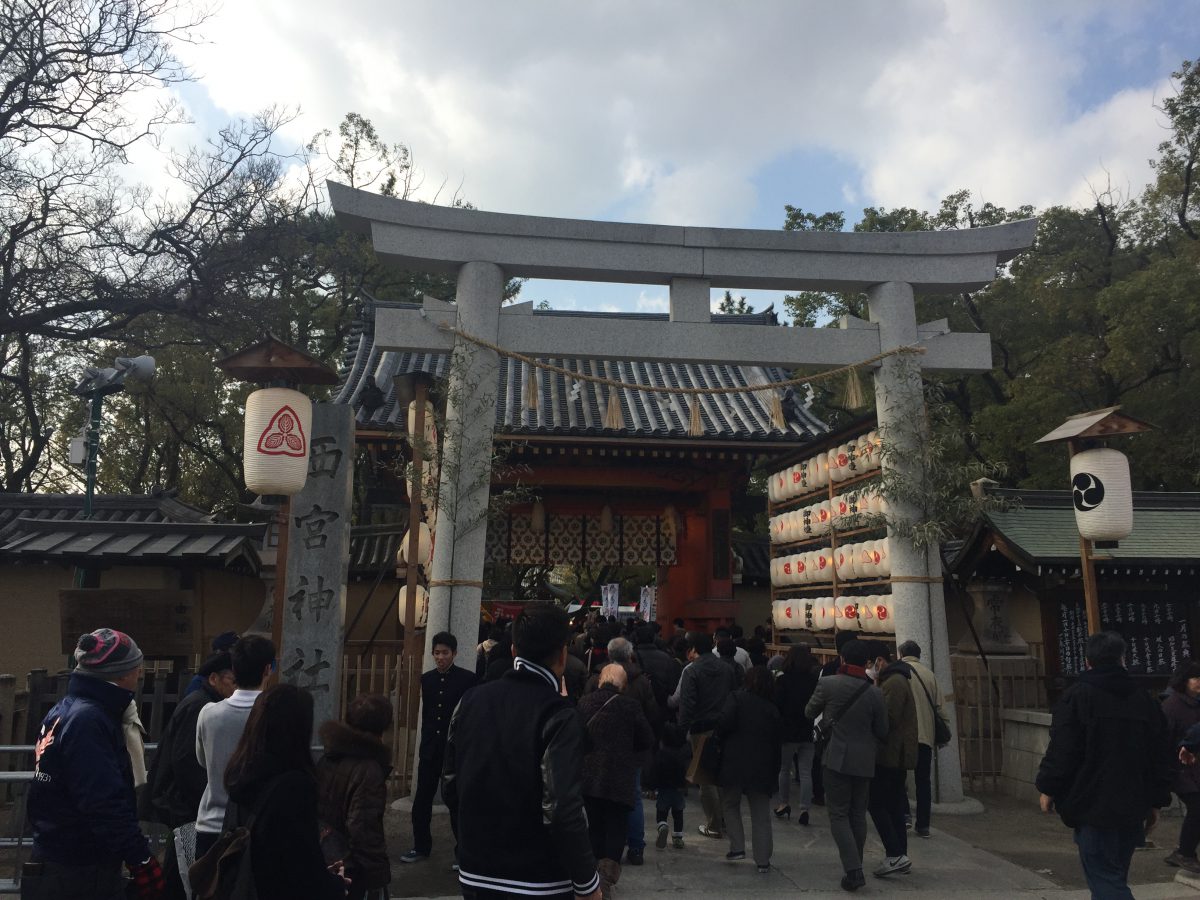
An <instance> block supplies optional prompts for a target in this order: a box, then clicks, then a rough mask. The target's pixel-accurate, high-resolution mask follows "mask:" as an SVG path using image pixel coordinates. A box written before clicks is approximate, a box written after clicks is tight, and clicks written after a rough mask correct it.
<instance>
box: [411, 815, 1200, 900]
mask: <svg viewBox="0 0 1200 900" xmlns="http://www.w3.org/2000/svg"><path fill="white" fill-rule="evenodd" d="M986 803H987V801H986V799H985V805H986ZM398 805H403V804H398ZM645 808H646V822H647V827H646V837H647V839H648V841H649V845H648V846H647V848H646V854H645V858H646V863H645V865H643V866H641V867H637V866H628V865H627V866H625V867H624V868H623V870H622V875H621V881H620V884H619V885H618V887H617V900H643V898H651V897H653V898H660V900H661V898H664V897H669V896H670V895H679V896H680V897H686V896H697V895H704V896H717V897H719V898H721V900H752V898H756V897H762V896H764V895H767V896H769V895H783V894H788V895H794V894H803V895H804V896H805V897H812V898H814V900H821V898H834V897H846V896H848V895H847V894H846V892H844V891H842V890H841V888H840V887H839V884H838V882H839V880H840V878H841V875H842V872H841V866H840V864H839V862H838V857H837V851H836V849H835V847H834V844H833V838H832V837H831V836H830V833H829V825H828V818H827V817H826V814H825V810H824V809H823V808H821V807H817V808H816V809H814V810H813V812H812V824H811V825H809V826H808V827H804V826H801V825H798V824H797V823H796V822H795V821H794V820H793V821H790V822H789V821H787V820H777V821H774V822H773V823H772V825H773V835H774V843H775V851H774V854H773V855H772V859H771V864H772V869H771V872H770V873H769V874H765V875H760V874H758V872H757V870H756V868H755V865H754V863H753V861H751V860H750V859H747V860H745V861H742V862H736V863H730V862H726V861H725V854H726V852H728V850H729V844H728V841H726V840H720V841H715V840H712V839H710V838H705V837H701V836H700V835H699V834H698V833H697V832H696V826H697V825H699V824H700V822H701V821H702V819H701V814H700V804H699V798H698V797H697V796H696V795H695V792H694V791H693V792H692V794H691V796H689V797H688V809H687V812H686V813H685V821H686V824H687V833H686V836H685V843H686V846H685V848H684V849H683V850H674V849H672V848H671V847H670V846H668V847H667V848H666V849H665V850H658V849H656V848H655V846H654V838H655V830H654V803H653V801H647V802H646V805H645ZM435 809H436V807H435ZM439 811H441V810H439ZM997 812H999V811H997ZM1031 815H1032V816H1036V813H1031ZM987 816H989V813H988V812H985V813H984V814H983V817H987ZM388 818H389V825H391V826H392V827H391V828H389V831H391V832H392V833H393V834H394V835H395V838H393V840H391V841H389V844H390V845H391V846H390V848H389V849H390V850H391V851H392V853H393V861H395V858H396V857H398V856H399V854H400V853H402V852H403V851H404V849H407V844H405V845H404V847H403V849H398V847H397V845H398V844H403V843H404V838H403V837H400V835H399V834H397V832H406V831H407V819H408V816H407V809H403V810H395V811H394V812H392V813H391V814H390V815H389V817H388ZM965 818H966V817H964V819H963V820H960V821H965ZM970 818H976V819H979V820H982V817H970ZM447 819H448V817H447V816H446V815H445V814H444V812H442V814H441V815H435V816H434V836H435V848H434V858H433V859H431V860H430V861H429V862H426V863H422V864H419V865H416V866H404V865H400V864H398V863H397V864H396V865H394V866H393V883H392V896H393V897H437V898H443V897H445V898H449V897H455V896H458V895H457V894H455V893H454V892H455V891H456V889H457V885H456V881H455V877H454V875H453V874H452V873H451V872H450V871H449V862H450V860H451V857H450V852H449V849H450V848H449V847H448V846H447V844H449V840H448V839H449V834H448V832H449V828H448V822H447V821H446V820H447ZM935 821H936V820H935ZM949 824H950V827H952V828H954V829H955V830H956V831H959V833H962V830H961V828H960V827H959V825H958V822H953V823H949ZM1031 824H1032V822H1031ZM744 825H745V828H746V835H747V846H746V851H747V855H749V854H750V852H751V846H750V841H749V838H750V822H749V819H748V817H747V818H746V819H745V822H744ZM1006 830H1007V829H1006ZM1031 834H1032V836H1034V837H1035V839H1036V840H1039V841H1041V842H1043V843H1044V842H1046V841H1047V840H1049V839H1053V840H1055V842H1056V843H1060V844H1066V845H1068V846H1069V843H1070V837H1069V833H1068V832H1066V830H1065V829H1063V831H1062V833H1061V834H1056V835H1054V837H1053V838H1048V837H1047V834H1046V833H1039V832H1038V829H1037V828H1036V827H1034V828H1031ZM405 837H407V835H405ZM397 838H398V840H397ZM1006 855H1009V854H1006ZM1161 855H1165V853H1162V854H1159V853H1156V854H1155V857H1156V858H1157V857H1158V856H1161ZM909 856H910V857H911V858H912V860H913V871H912V874H910V875H901V876H891V877H889V878H874V877H872V876H871V874H870V872H871V870H872V869H873V868H874V867H875V866H876V865H878V864H879V862H880V860H881V859H882V857H883V847H882V845H881V844H880V843H879V839H878V837H876V835H875V831H874V828H873V827H871V826H870V824H869V823H868V827H867V849H866V861H865V870H866V873H867V886H866V887H865V888H862V889H861V890H859V891H858V892H857V896H862V897H882V896H884V895H885V894H909V895H912V896H914V897H915V896H918V895H919V896H920V897H922V898H929V900H941V898H956V900H957V898H964V900H965V898H984V900H994V898H995V900H998V898H1002V897H1020V898H1028V900H1038V898H1047V900H1088V897H1089V894H1088V892H1087V891H1086V890H1078V889H1075V888H1074V887H1063V886H1060V885H1058V884H1055V883H1054V882H1053V881H1051V880H1049V878H1047V877H1045V876H1043V875H1042V874H1039V873H1038V872H1036V871H1033V870H1031V869H1029V868H1025V867H1023V866H1021V865H1018V864H1016V863H1014V862H1010V861H1007V860H1005V859H1003V858H1001V857H1000V856H998V855H996V854H993V853H990V852H988V851H986V850H982V849H979V848H978V847H975V846H972V845H971V843H969V842H968V841H967V840H963V839H961V838H959V837H955V836H952V835H950V834H948V833H947V832H946V831H944V830H942V829H939V828H936V827H935V828H934V829H933V837H932V838H930V839H928V840H923V839H921V838H918V837H916V836H914V835H912V833H911V832H910V841H909ZM1062 859H1063V861H1064V862H1065V858H1062ZM1075 865H1078V863H1077V862H1076V863H1075ZM1154 871H1156V870H1154ZM1174 872H1175V870H1165V871H1164V872H1163V873H1162V874H1161V875H1160V876H1159V877H1162V878H1166V877H1169V876H1170V875H1172V874H1174ZM1198 888H1200V884H1198V883H1196V882H1193V883H1184V882H1182V881H1162V882H1158V883H1152V884H1140V885H1135V886H1134V887H1133V893H1134V895H1135V897H1137V898H1138V900H1177V898H1178V900H1182V898H1197V897H1200V889H1198Z"/></svg>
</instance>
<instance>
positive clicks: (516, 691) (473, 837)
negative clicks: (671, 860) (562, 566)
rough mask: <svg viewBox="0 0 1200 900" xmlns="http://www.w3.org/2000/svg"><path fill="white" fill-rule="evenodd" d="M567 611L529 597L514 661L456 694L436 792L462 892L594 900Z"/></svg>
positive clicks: (469, 899)
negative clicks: (447, 817) (446, 817)
mask: <svg viewBox="0 0 1200 900" xmlns="http://www.w3.org/2000/svg"><path fill="white" fill-rule="evenodd" d="M570 634H571V632H570V625H569V620H568V618H567V614H566V611H565V610H563V609H560V608H559V607H557V606H554V605H552V604H548V603H546V604H543V603H531V604H529V605H527V606H526V607H525V609H524V610H523V611H522V612H521V614H520V615H519V616H518V617H517V620H516V621H515V622H514V623H513V648H514V652H515V659H514V661H513V669H512V671H511V672H508V673H506V674H505V675H504V677H502V678H499V679H497V680H496V681H491V682H487V683H485V684H483V685H480V686H479V687H477V688H475V689H474V690H472V691H470V692H469V693H468V694H466V696H464V697H463V699H462V702H461V703H460V704H459V706H458V709H457V711H456V712H455V713H454V717H453V719H452V720H451V722H450V734H449V737H448V738H447V741H446V754H445V763H444V766H443V769H442V796H443V798H444V799H445V801H446V805H447V806H449V807H450V809H451V810H452V811H455V812H456V814H457V817H458V823H459V825H458V828H459V831H458V843H459V862H460V865H461V868H460V871H459V882H460V883H461V884H462V893H463V897H464V898H465V900H485V898H492V897H498V896H502V895H510V894H520V895H524V896H533V897H539V898H558V900H571V897H572V896H575V897H581V898H587V900H600V878H599V875H598V874H597V871H596V859H595V857H594V856H593V855H592V847H591V842H590V840H589V837H588V820H587V815H586V813H585V812H584V808H583V793H582V764H583V755H584V749H585V747H584V745H585V738H584V730H583V726H582V725H581V723H580V721H579V716H578V714H577V713H576V711H575V709H574V708H573V707H572V706H571V704H570V702H569V701H568V700H567V699H566V698H565V697H564V696H562V675H563V670H564V669H565V667H566V655H567V641H568V640H569V638H570Z"/></svg>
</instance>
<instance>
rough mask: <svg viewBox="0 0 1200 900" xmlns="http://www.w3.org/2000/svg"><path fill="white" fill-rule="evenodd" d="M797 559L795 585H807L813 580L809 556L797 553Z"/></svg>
mask: <svg viewBox="0 0 1200 900" xmlns="http://www.w3.org/2000/svg"><path fill="white" fill-rule="evenodd" d="M795 559H796V582H795V583H796V584H807V583H808V582H809V581H810V580H811V576H810V573H809V571H808V554H806V553H797V554H796V557H795Z"/></svg>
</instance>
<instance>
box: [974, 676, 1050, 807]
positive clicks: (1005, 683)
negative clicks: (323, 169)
mask: <svg viewBox="0 0 1200 900" xmlns="http://www.w3.org/2000/svg"><path fill="white" fill-rule="evenodd" d="M951 664H952V665H951V671H952V674H953V678H954V709H955V713H956V714H957V718H958V755H959V761H960V763H961V765H962V774H963V779H964V781H966V782H968V784H969V786H970V788H971V789H990V790H995V788H996V782H997V779H998V778H999V777H1000V769H1001V766H1002V764H1003V761H1004V747H1003V737H1004V721H1003V719H1002V717H1001V715H1000V714H1001V712H1002V711H1003V710H1005V709H1045V708H1046V683H1045V677H1044V676H1045V670H1044V666H1043V663H1042V660H1041V659H1040V658H1038V657H1037V656H1018V657H1002V656H993V657H989V659H988V662H987V665H986V666H985V665H984V662H983V660H982V659H981V658H980V657H978V656H960V655H957V654H956V655H954V656H952V657H951Z"/></svg>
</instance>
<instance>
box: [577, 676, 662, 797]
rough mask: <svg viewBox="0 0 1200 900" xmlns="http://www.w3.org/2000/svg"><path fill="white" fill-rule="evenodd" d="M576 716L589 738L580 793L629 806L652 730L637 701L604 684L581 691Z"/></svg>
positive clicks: (651, 737)
mask: <svg viewBox="0 0 1200 900" xmlns="http://www.w3.org/2000/svg"><path fill="white" fill-rule="evenodd" d="M651 702H653V701H651ZM579 716H580V718H581V719H582V720H583V724H584V727H585V728H587V732H588V738H589V749H588V754H587V756H585V757H584V758H583V796H585V797H599V798H600V799H603V800H611V801H612V802H614V803H619V804H621V805H622V806H628V807H629V808H630V809H632V808H633V793H634V792H633V788H634V778H635V776H636V773H637V770H638V769H639V768H640V767H641V766H642V765H643V763H644V762H645V759H646V751H647V750H649V749H650V748H651V747H652V746H654V734H653V732H652V731H651V730H650V723H649V722H648V721H646V716H645V715H644V714H643V712H642V707H641V704H640V703H638V701H637V700H635V699H634V698H633V697H628V696H626V695H624V694H621V693H618V692H617V690H616V689H615V688H613V686H612V685H609V684H606V685H603V686H601V687H599V688H597V689H596V690H595V691H593V692H592V693H590V694H584V696H583V698H582V699H581V700H580V701H579Z"/></svg>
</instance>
